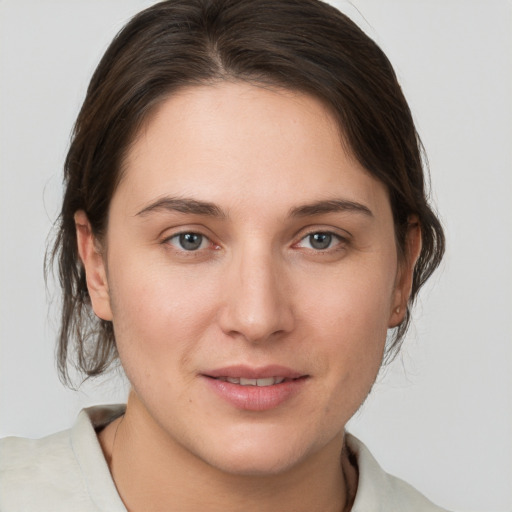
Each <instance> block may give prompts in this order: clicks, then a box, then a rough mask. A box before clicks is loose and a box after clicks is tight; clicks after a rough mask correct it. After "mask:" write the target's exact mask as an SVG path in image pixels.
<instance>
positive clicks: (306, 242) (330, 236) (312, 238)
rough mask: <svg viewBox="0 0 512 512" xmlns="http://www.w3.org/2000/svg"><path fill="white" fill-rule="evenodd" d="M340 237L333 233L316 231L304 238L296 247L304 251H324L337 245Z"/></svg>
mask: <svg viewBox="0 0 512 512" xmlns="http://www.w3.org/2000/svg"><path fill="white" fill-rule="evenodd" d="M340 242H341V237H340V236H338V235H335V234H334V233H329V232H324V231H318V232H315V233H310V234H309V235H307V236H305V237H304V238H303V239H302V240H301V241H300V242H299V243H298V244H297V245H298V246H299V247H305V248H306V249H314V250H315V251H325V250H327V249H331V248H332V247H334V246H336V245H338V244H339V243H340Z"/></svg>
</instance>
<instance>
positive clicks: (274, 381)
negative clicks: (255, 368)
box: [217, 377, 290, 387]
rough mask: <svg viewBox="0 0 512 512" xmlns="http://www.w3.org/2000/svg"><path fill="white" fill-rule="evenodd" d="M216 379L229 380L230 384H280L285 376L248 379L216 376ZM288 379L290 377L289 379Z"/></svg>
mask: <svg viewBox="0 0 512 512" xmlns="http://www.w3.org/2000/svg"><path fill="white" fill-rule="evenodd" d="M217 380H222V381H224V382H229V383H231V384H239V385H240V386H259V387H266V386H274V385H275V384H281V382H284V381H285V380H286V378H285V377H266V378H264V379H248V378H244V377H217ZM289 380H290V379H289Z"/></svg>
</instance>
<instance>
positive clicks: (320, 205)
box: [290, 199, 373, 217]
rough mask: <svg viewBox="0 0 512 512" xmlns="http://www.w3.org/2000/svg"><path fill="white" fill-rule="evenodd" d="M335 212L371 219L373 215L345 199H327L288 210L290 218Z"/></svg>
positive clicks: (365, 207)
mask: <svg viewBox="0 0 512 512" xmlns="http://www.w3.org/2000/svg"><path fill="white" fill-rule="evenodd" d="M336 212H354V213H362V214H364V215H366V216H368V217H373V213H372V211H371V210H370V208H368V207H367V206H365V205H364V204H361V203H357V202H355V201H348V200H346V199H329V200H327V201H316V202H314V203H310V204H305V205H302V206H297V207H296V208H292V209H291V210H290V216H291V217H308V216H310V215H322V214H326V213H336Z"/></svg>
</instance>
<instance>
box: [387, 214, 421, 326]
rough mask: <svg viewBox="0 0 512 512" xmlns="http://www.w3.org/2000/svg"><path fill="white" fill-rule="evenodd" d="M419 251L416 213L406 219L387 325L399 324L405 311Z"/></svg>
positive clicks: (419, 234) (419, 238) (419, 241)
mask: <svg viewBox="0 0 512 512" xmlns="http://www.w3.org/2000/svg"><path fill="white" fill-rule="evenodd" d="M420 252H421V226H420V223H419V220H418V217H417V216H416V215H411V216H409V218H408V220H407V233H406V236H405V246H404V255H403V261H402V262H401V263H399V269H398V272H397V277H396V282H395V289H394V292H393V300H392V302H391V304H392V309H391V311H390V317H389V327H390V328H392V327H396V326H397V325H400V324H401V323H402V321H403V319H404V317H405V313H406V311H407V302H408V300H409V297H410V295H411V289H412V278H413V274H414V267H415V266H416V262H417V261H418V258H419V255H420Z"/></svg>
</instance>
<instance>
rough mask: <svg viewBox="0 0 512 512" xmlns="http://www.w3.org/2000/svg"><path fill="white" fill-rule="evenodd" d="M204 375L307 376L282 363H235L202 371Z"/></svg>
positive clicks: (245, 376) (255, 377)
mask: <svg viewBox="0 0 512 512" xmlns="http://www.w3.org/2000/svg"><path fill="white" fill-rule="evenodd" d="M202 375H205V376H207V377H213V378H219V377H231V378H237V377H243V378H246V379H267V378H270V377H284V378H285V379H298V378H299V377H306V376H307V375H306V374H304V373H300V372H297V371H295V370H292V369H291V368H287V367H286V366H281V365H275V364H272V365H268V366H260V367H252V366H247V365H233V366H225V367H224V368H215V369H214V370H208V371H205V372H202Z"/></svg>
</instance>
